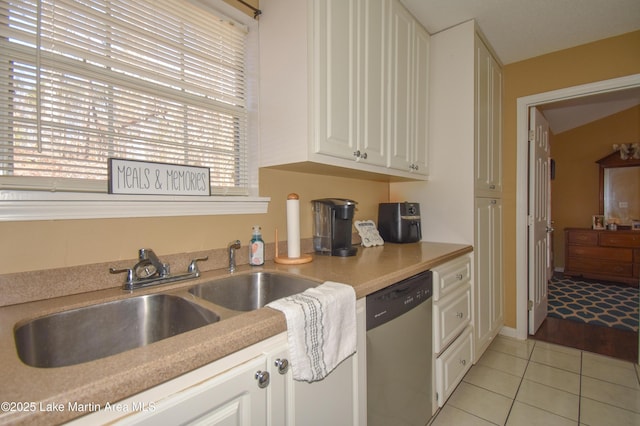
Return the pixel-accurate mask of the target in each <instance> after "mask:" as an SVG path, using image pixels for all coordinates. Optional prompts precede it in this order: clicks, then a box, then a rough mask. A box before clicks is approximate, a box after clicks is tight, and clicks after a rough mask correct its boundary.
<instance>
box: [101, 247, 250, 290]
mask: <svg viewBox="0 0 640 426" xmlns="http://www.w3.org/2000/svg"><path fill="white" fill-rule="evenodd" d="M238 243H239V241H238ZM138 259H139V261H138V263H136V264H135V265H134V266H133V268H127V269H114V268H109V272H111V273H112V274H120V273H123V272H126V273H127V278H126V279H125V282H124V285H123V287H122V288H123V289H124V290H135V289H138V288H142V287H148V286H152V285H158V284H167V283H170V282H175V281H182V280H188V279H189V278H197V277H199V276H200V270H199V269H198V262H199V261H203V260H207V259H209V257H208V256H205V257H200V258H196V259H193V260H192V261H191V263H190V264H189V267H188V268H187V272H185V273H183V274H178V275H171V268H170V267H169V264H168V263H164V262H162V261H161V260H160V259H159V258H158V256H156V254H155V253H154V252H153V250H151V249H146V248H141V249H140V250H138Z"/></svg>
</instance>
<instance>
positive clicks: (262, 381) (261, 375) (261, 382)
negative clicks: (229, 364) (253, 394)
mask: <svg viewBox="0 0 640 426" xmlns="http://www.w3.org/2000/svg"><path fill="white" fill-rule="evenodd" d="M254 377H255V379H256V380H257V381H258V387H259V388H260V389H264V388H266V387H267V386H269V379H270V377H269V372H268V371H257V372H256V375H255V376H254Z"/></svg>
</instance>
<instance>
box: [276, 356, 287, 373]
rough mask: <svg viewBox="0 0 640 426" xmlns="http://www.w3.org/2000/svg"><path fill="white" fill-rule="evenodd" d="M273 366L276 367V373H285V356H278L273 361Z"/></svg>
mask: <svg viewBox="0 0 640 426" xmlns="http://www.w3.org/2000/svg"><path fill="white" fill-rule="evenodd" d="M275 366H276V367H278V373H280V374H287V371H289V360H288V359H286V358H284V359H280V358H278V359H276V361H275Z"/></svg>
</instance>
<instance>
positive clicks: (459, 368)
mask: <svg viewBox="0 0 640 426" xmlns="http://www.w3.org/2000/svg"><path fill="white" fill-rule="evenodd" d="M472 363H473V333H472V329H471V326H469V327H467V328H466V329H465V330H464V331H463V332H462V334H461V335H460V336H459V337H458V338H457V339H456V340H455V342H453V343H452V344H451V346H450V347H448V348H447V350H446V351H444V352H443V353H442V355H440V356H439V357H438V358H436V398H437V403H438V407H442V406H444V403H445V402H446V401H447V399H449V397H450V396H451V394H452V393H453V391H454V390H455V388H456V386H458V383H460V382H461V381H462V378H463V377H464V375H465V374H466V373H467V371H469V368H471V364H472Z"/></svg>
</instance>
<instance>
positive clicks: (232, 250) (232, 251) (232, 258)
mask: <svg viewBox="0 0 640 426" xmlns="http://www.w3.org/2000/svg"><path fill="white" fill-rule="evenodd" d="M240 247H241V246H240V240H235V241H231V242H230V243H229V246H228V247H227V248H228V249H229V272H234V271H235V270H236V250H237V249H239V248H240Z"/></svg>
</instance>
